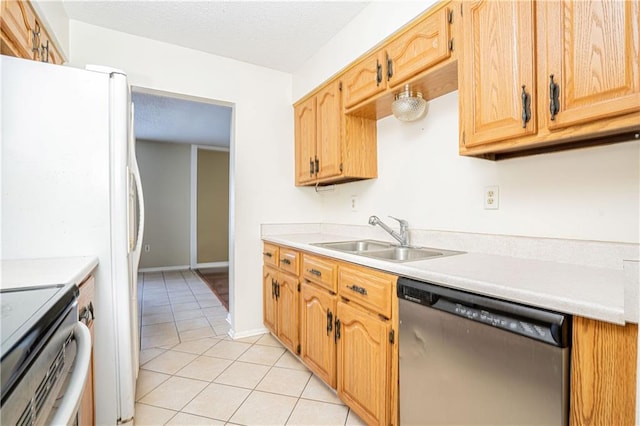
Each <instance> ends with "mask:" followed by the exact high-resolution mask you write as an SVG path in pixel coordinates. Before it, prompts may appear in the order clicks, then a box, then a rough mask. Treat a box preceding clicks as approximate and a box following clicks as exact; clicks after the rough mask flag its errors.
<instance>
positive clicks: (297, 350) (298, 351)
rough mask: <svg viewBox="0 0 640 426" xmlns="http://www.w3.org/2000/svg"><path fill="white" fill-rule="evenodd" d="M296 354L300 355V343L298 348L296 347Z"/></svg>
mask: <svg viewBox="0 0 640 426" xmlns="http://www.w3.org/2000/svg"><path fill="white" fill-rule="evenodd" d="M296 352H297V353H298V355H300V343H298V346H297V347H296Z"/></svg>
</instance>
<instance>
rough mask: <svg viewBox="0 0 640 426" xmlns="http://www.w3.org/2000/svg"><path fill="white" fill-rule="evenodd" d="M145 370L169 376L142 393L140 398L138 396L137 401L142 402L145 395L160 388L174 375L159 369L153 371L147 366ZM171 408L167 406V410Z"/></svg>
mask: <svg viewBox="0 0 640 426" xmlns="http://www.w3.org/2000/svg"><path fill="white" fill-rule="evenodd" d="M140 368H141V369H142V367H140ZM143 370H145V371H149V372H151V373H158V374H164V375H165V376H168V377H167V378H165V379H164V380H163V381H162V382H160V383H158V384H157V385H155V386H154V387H153V389H150V390H148V391H147V392H145V393H144V394H143V395H140V397H139V398H138V397H136V398H135V402H140V400H141V399H142V398H144V397H145V396H147V395H149V394H150V393H151V392H153V391H154V390H156V389H158V387H159V386H160V385H162V384H163V383H164V382H166V381H167V380H169V379H170V378H171V377H173V375H172V374H167V373H161V372H159V371H153V370H149V369H146V368H144V369H143ZM136 388H137V386H136ZM163 408H164V407H163ZM169 409H170V408H167V410H169Z"/></svg>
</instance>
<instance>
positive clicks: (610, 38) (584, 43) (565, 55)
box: [537, 0, 640, 129]
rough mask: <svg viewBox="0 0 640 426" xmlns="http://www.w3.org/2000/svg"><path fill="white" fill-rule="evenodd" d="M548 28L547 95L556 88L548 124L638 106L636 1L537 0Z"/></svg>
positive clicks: (607, 114) (569, 122) (604, 115)
mask: <svg viewBox="0 0 640 426" xmlns="http://www.w3.org/2000/svg"><path fill="white" fill-rule="evenodd" d="M537 7H538V9H539V14H540V18H541V20H542V21H544V22H545V25H546V28H545V31H544V36H545V37H546V43H545V44H546V51H545V52H543V53H544V55H545V56H546V58H545V59H546V69H545V72H544V78H545V79H546V80H547V81H546V83H547V84H546V87H547V88H548V89H547V93H548V96H549V97H550V96H551V87H550V84H551V79H550V76H551V75H553V80H554V82H555V84H557V85H558V88H557V99H558V104H559V105H558V108H557V110H558V112H557V114H556V115H555V117H553V119H552V118H551V107H552V106H551V99H550V98H547V105H548V106H549V107H548V108H546V109H545V111H546V113H545V114H546V118H547V123H546V124H547V126H548V127H549V128H550V129H558V128H563V127H567V126H571V125H575V124H581V123H589V122H593V121H594V120H600V119H602V118H607V117H612V116H617V115H623V114H628V113H631V112H634V111H640V75H638V73H639V71H638V68H639V67H638V56H639V55H640V49H639V41H638V37H639V35H638V34H639V31H638V25H639V24H638V1H611V0H609V1H590V2H587V1H567V0H565V1H553V2H538V3H537ZM638 119H639V120H640V117H638Z"/></svg>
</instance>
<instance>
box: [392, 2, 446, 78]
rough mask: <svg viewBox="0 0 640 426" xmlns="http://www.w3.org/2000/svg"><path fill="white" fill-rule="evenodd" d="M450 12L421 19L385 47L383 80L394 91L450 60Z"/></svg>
mask: <svg viewBox="0 0 640 426" xmlns="http://www.w3.org/2000/svg"><path fill="white" fill-rule="evenodd" d="M450 14H451V9H450V8H442V9H440V10H438V11H437V12H436V13H434V14H432V15H428V16H426V17H424V18H423V19H422V20H420V21H418V22H417V23H415V24H414V25H413V26H412V27H410V28H409V29H407V30H406V31H405V32H404V33H403V34H402V35H401V36H400V37H398V38H396V39H395V40H393V41H392V42H391V43H389V44H388V45H387V47H386V58H385V59H386V61H385V62H386V63H385V68H386V72H385V78H386V79H387V81H388V85H389V87H391V88H393V87H396V86H398V85H399V84H402V83H404V82H405V81H406V80H408V79H409V78H411V77H413V76H415V75H416V74H419V73H420V72H422V71H423V70H425V69H426V68H429V67H431V66H433V65H435V64H437V63H439V62H441V61H443V60H445V59H448V58H449V57H450V56H451V50H450V49H449V41H450V39H451V36H450V34H449V32H450V25H449V24H450V19H451V18H450V17H451V15H450Z"/></svg>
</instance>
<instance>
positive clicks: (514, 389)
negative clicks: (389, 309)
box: [398, 278, 571, 426]
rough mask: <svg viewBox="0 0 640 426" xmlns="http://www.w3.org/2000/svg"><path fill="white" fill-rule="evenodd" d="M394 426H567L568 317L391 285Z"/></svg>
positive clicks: (420, 286)
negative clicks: (396, 394) (396, 354)
mask: <svg viewBox="0 0 640 426" xmlns="http://www.w3.org/2000/svg"><path fill="white" fill-rule="evenodd" d="M398 298H399V317H400V332H399V351H400V376H399V380H400V424H401V425H402V426H409V425H492V426H493V425H566V424H568V422H569V412H568V407H569V399H568V398H569V350H570V345H569V343H570V336H571V316H570V315H564V314H560V313H557V312H552V311H548V310H543V309H538V308H533V307H529V306H524V305H520V304H517V303H512V302H507V301H503V300H498V299H494V298H490V297H485V296H480V295H476V294H472V293H467V292H463V291H458V290H453V289H450V288H445V287H441V286H438V285H435V284H432V283H427V282H420V281H415V280H411V279H408V278H400V279H399V280H398Z"/></svg>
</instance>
